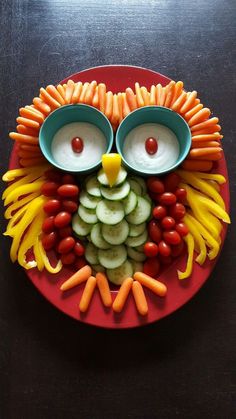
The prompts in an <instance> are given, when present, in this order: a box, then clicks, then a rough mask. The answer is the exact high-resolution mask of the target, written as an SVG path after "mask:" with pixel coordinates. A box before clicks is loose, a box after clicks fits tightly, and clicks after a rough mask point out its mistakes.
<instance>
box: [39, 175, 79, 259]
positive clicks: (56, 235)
mask: <svg viewBox="0 0 236 419" xmlns="http://www.w3.org/2000/svg"><path fill="white" fill-rule="evenodd" d="M46 176H47V179H48V180H47V181H46V182H45V183H44V184H43V185H42V187H41V192H42V194H43V195H44V196H47V197H48V198H50V199H49V200H48V201H47V202H46V203H45V204H44V207H43V208H44V211H45V213H46V214H47V217H46V218H45V220H44V222H43V225H42V231H43V233H44V234H43V237H42V245H43V247H44V249H45V250H52V249H55V250H56V252H57V253H58V254H59V255H60V259H61V262H62V264H63V265H71V264H73V263H76V264H77V265H78V266H79V267H82V266H84V265H85V264H86V261H85V258H84V257H83V255H84V246H83V245H82V244H81V243H80V242H79V241H76V240H75V239H74V237H72V228H71V219H72V214H73V213H74V212H76V211H77V209H78V195H79V188H78V186H77V185H76V181H75V178H74V176H72V175H70V174H65V175H63V174H62V173H60V172H58V171H55V170H50V171H48V172H47V173H46Z"/></svg>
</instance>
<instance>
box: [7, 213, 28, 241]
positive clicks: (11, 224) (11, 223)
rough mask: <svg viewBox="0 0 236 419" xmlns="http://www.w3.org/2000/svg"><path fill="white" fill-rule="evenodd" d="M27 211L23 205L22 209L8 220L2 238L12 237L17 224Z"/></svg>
mask: <svg viewBox="0 0 236 419" xmlns="http://www.w3.org/2000/svg"><path fill="white" fill-rule="evenodd" d="M26 210H27V206H26V205H24V206H23V207H22V208H20V209H19V210H18V211H17V212H16V213H15V214H14V215H13V216H12V218H11V219H10V220H9V222H8V224H7V229H6V231H5V232H4V233H3V235H4V236H11V237H13V236H14V231H15V230H16V228H17V222H18V221H19V220H20V219H21V218H22V217H23V215H24V213H25V211H26Z"/></svg>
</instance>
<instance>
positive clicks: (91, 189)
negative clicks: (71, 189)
mask: <svg viewBox="0 0 236 419" xmlns="http://www.w3.org/2000/svg"><path fill="white" fill-rule="evenodd" d="M85 185H86V190H87V192H88V193H89V195H92V196H96V197H100V196H101V191H100V185H99V182H98V180H97V178H96V177H95V176H92V177H89V178H88V179H87V180H86V181H85Z"/></svg>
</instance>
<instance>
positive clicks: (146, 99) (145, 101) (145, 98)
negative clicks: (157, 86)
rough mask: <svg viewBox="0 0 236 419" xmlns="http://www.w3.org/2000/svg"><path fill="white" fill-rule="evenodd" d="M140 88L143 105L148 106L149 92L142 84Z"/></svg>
mask: <svg viewBox="0 0 236 419" xmlns="http://www.w3.org/2000/svg"><path fill="white" fill-rule="evenodd" d="M140 90H141V94H142V97H143V101H144V106H148V105H149V104H150V98H149V92H148V91H147V88H146V87H144V86H142V87H141V88H140Z"/></svg>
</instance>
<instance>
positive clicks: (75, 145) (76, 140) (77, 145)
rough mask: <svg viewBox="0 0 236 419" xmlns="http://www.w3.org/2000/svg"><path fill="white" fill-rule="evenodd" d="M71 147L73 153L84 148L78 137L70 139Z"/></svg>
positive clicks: (79, 151)
mask: <svg viewBox="0 0 236 419" xmlns="http://www.w3.org/2000/svg"><path fill="white" fill-rule="evenodd" d="M71 147H72V150H73V151H74V153H81V152H82V151H83V148H84V142H83V140H82V138H80V137H74V138H72V140H71Z"/></svg>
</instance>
